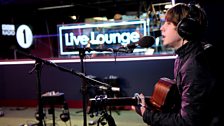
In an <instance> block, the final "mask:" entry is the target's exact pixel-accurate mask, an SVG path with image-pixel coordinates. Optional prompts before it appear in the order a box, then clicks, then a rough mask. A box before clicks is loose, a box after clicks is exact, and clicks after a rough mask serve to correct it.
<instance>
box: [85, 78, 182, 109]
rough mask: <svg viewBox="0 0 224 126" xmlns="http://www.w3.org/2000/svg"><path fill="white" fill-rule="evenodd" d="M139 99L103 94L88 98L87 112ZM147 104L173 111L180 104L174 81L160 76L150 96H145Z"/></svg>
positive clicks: (122, 104) (127, 103) (134, 103)
mask: <svg viewBox="0 0 224 126" xmlns="http://www.w3.org/2000/svg"><path fill="white" fill-rule="evenodd" d="M138 100H139V99H138V98H136V97H118V98H107V97H105V96H97V97H96V98H91V99H89V107H90V108H89V109H87V110H88V113H90V112H93V111H98V110H103V109H105V108H106V107H107V106H125V105H138V103H139V101H138ZM145 100H146V103H147V105H149V106H151V107H152V108H153V109H154V110H158V111H163V112H167V111H175V110H178V108H179V106H180V97H179V94H178V90H177V86H176V84H175V81H173V80H170V79H168V78H165V77H164V78H160V79H159V81H158V82H157V83H156V84H155V86H154V90H153V93H152V95H151V96H145Z"/></svg>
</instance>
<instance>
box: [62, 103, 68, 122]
mask: <svg viewBox="0 0 224 126" xmlns="http://www.w3.org/2000/svg"><path fill="white" fill-rule="evenodd" d="M60 118H61V120H62V121H63V122H67V121H68V120H69V119H70V113H69V109H68V104H67V103H66V102H64V105H63V108H62V113H61V114H60Z"/></svg>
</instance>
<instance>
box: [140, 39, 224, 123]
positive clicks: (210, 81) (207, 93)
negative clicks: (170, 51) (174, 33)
mask: <svg viewBox="0 0 224 126" xmlns="http://www.w3.org/2000/svg"><path fill="white" fill-rule="evenodd" d="M211 48H212V47H210V46H205V45H202V44H201V43H196V42H188V43H186V44H185V45H183V46H182V47H180V48H179V49H178V50H176V54H177V55H178V57H177V59H176V60H175V65H174V78H175V80H176V84H177V88H178V91H179V95H180V99H181V102H180V109H179V110H178V111H177V112H161V111H156V110H153V109H150V108H149V109H147V111H146V112H145V113H144V114H143V120H144V122H145V123H147V124H149V125H150V126H212V125H215V123H216V122H215V121H214V120H215V119H214V117H219V116H217V115H218V113H217V111H220V110H219V109H218V108H220V107H221V104H219V102H217V101H216V100H217V97H218V95H220V94H219V93H220V92H219V91H218V89H220V87H218V85H217V84H218V83H219V82H218V79H217V76H218V74H217V72H218V71H217V68H216V67H214V64H215V63H214V62H215V61H212V60H214V59H215V55H213V53H212V52H213V49H211ZM216 65H218V64H216ZM218 92H219V93H218ZM219 97H220V96H219ZM220 102H221V101H220ZM217 104H219V105H217ZM214 106H215V107H214ZM216 109H217V110H216ZM218 119H219V118H218ZM220 126H221V125H220Z"/></svg>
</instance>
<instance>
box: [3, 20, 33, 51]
mask: <svg viewBox="0 0 224 126" xmlns="http://www.w3.org/2000/svg"><path fill="white" fill-rule="evenodd" d="M2 35H3V36H16V40H17V42H18V44H19V46H21V47H22V48H24V49H27V48H29V47H30V46H31V45H32V43H33V33H32V31H31V29H30V28H29V26H27V25H24V24H23V25H20V26H18V28H17V29H16V28H15V25H13V24H2Z"/></svg>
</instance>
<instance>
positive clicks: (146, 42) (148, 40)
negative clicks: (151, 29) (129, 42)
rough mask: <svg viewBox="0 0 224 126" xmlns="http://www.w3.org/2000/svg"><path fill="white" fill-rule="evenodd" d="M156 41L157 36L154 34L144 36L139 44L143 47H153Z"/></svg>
mask: <svg viewBox="0 0 224 126" xmlns="http://www.w3.org/2000/svg"><path fill="white" fill-rule="evenodd" d="M154 43H155V38H154V37H152V36H144V37H142V38H141V39H140V40H139V41H138V45H139V46H140V47H142V48H148V47H151V46H152V45H153V44H154Z"/></svg>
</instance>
